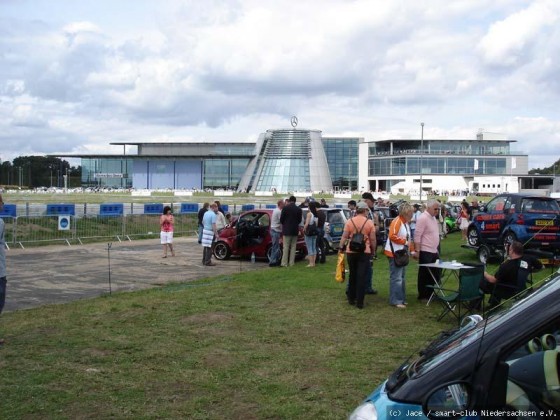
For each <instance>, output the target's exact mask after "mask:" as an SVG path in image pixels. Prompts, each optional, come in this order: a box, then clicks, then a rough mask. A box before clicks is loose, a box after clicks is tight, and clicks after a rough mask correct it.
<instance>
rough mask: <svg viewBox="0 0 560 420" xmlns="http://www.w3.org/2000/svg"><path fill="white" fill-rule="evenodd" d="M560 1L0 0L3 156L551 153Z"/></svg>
mask: <svg viewBox="0 0 560 420" xmlns="http://www.w3.org/2000/svg"><path fill="white" fill-rule="evenodd" d="M559 105H560V1H558V0H534V1H529V0H492V1H488V0H453V1H449V0H297V1H295V0H292V1H287V0H192V1H179V0H80V1H75V0H0V144H1V146H0V158H1V159H2V160H12V159H13V158H14V157H17V156H22V155H30V154H44V153H65V154H66V153H76V154H78V153H120V152H122V148H121V147H117V146H110V145H109V143H110V142H126V141H131V142H133V141H170V142H171V141H191V140H192V141H226V142H229V141H248V140H252V141H254V140H256V139H257V137H258V135H259V133H261V132H264V131H265V130H267V129H271V128H287V127H289V126H290V125H289V122H290V116H292V115H297V116H298V118H299V122H300V125H299V128H312V129H319V130H322V131H323V134H324V135H327V136H335V135H355V136H362V137H365V138H366V139H367V140H379V139H388V138H419V137H420V133H421V129H420V122H424V123H425V127H424V138H425V139H429V138H463V139H471V138H475V136H476V133H477V131H478V130H479V129H481V128H482V129H484V130H486V131H490V132H497V133H503V134H504V135H505V136H507V138H509V139H514V140H517V141H518V142H517V143H514V144H513V146H512V150H513V151H519V152H522V153H527V154H529V167H530V168H535V167H544V166H549V165H551V164H552V163H553V162H554V161H555V160H556V159H558V158H559V157H560V112H559Z"/></svg>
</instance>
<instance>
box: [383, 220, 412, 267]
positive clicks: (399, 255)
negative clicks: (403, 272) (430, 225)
mask: <svg viewBox="0 0 560 420" xmlns="http://www.w3.org/2000/svg"><path fill="white" fill-rule="evenodd" d="M405 229H406V241H407V242H408V228H407V227H406V225H405ZM387 240H388V241H389V245H390V246H391V252H392V253H393V263H394V264H395V266H396V267H406V266H407V265H408V263H409V262H410V257H409V255H408V246H406V245H405V246H404V248H403V249H399V250H397V251H395V250H394V248H393V241H391V239H389V238H387Z"/></svg>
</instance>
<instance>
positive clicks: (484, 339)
mask: <svg viewBox="0 0 560 420" xmlns="http://www.w3.org/2000/svg"><path fill="white" fill-rule="evenodd" d="M559 299H560V274H558V273H556V274H554V275H552V276H551V277H550V278H549V279H548V281H546V282H545V283H544V285H542V286H541V287H538V288H537V289H536V291H535V292H534V293H532V294H530V295H529V296H528V297H525V298H524V299H522V300H519V301H517V302H515V303H514V304H513V306H511V307H510V308H509V309H507V310H504V311H502V312H499V313H496V314H494V315H491V316H490V317H488V318H487V319H485V320H483V319H481V318H480V316H475V317H477V318H475V317H470V318H467V319H466V320H467V321H468V322H467V323H466V324H465V325H463V327H462V328H460V329H458V330H456V331H450V332H448V333H445V334H442V335H441V337H440V338H439V339H437V340H435V341H434V342H432V343H431V344H430V345H429V346H428V347H426V348H425V349H423V350H422V351H420V352H419V353H418V354H416V355H413V356H411V357H410V358H409V360H407V361H405V362H404V363H403V364H402V365H401V366H400V367H399V368H398V369H397V370H395V371H394V372H393V373H392V374H391V375H390V376H389V378H388V379H387V380H386V381H385V382H383V383H382V384H381V385H380V386H379V387H378V388H377V389H376V390H375V391H374V392H373V393H372V394H371V395H369V396H368V397H366V399H365V400H364V401H363V402H362V404H360V405H359V406H358V407H357V408H356V409H355V410H354V411H353V412H352V414H351V415H350V417H349V418H350V419H351V420H378V419H379V420H381V419H387V420H388V419H391V420H398V419H411V418H426V417H428V418H432V419H452V418H476V419H478V418H495V419H506V418H507V419H511V418H517V419H520V418H523V419H540V418H559V417H558V416H560V352H559V348H560V306H559V305H558V301H559Z"/></svg>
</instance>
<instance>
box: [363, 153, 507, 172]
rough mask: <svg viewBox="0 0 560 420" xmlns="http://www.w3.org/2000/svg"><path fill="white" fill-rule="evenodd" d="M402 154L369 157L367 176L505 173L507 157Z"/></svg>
mask: <svg viewBox="0 0 560 420" xmlns="http://www.w3.org/2000/svg"><path fill="white" fill-rule="evenodd" d="M476 160H478V169H477V170H475V169H474V167H475V162H474V161H475V158H471V157H468V158H467V157H456V156H448V157H432V156H425V157H423V158H421V157H420V156H403V157H393V158H390V159H375V158H374V159H371V158H370V159H369V176H379V175H382V176H385V175H407V174H411V175H412V174H419V173H420V168H422V174H445V175H507V173H506V163H507V158H506V157H503V158H476Z"/></svg>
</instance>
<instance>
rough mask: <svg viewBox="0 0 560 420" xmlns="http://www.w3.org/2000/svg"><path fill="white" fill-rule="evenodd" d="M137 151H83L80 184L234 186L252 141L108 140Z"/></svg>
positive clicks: (252, 148) (178, 186) (120, 186)
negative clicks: (119, 141) (149, 141)
mask: <svg viewBox="0 0 560 420" xmlns="http://www.w3.org/2000/svg"><path fill="white" fill-rule="evenodd" d="M111 144H113V145H122V146H124V147H126V146H136V147H137V148H138V152H137V154H128V155H127V154H124V153H123V154H122V155H111V156H107V155H90V156H84V155H82V156H81V158H82V185H83V186H85V187H88V186H89V187H93V186H95V187H119V188H137V189H203V188H212V189H219V188H220V189H221V188H223V189H236V188H237V187H238V184H239V181H240V179H241V177H242V175H243V173H244V172H245V169H246V168H247V164H248V163H249V161H250V160H251V158H252V157H253V156H254V153H255V144H254V143H111Z"/></svg>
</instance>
